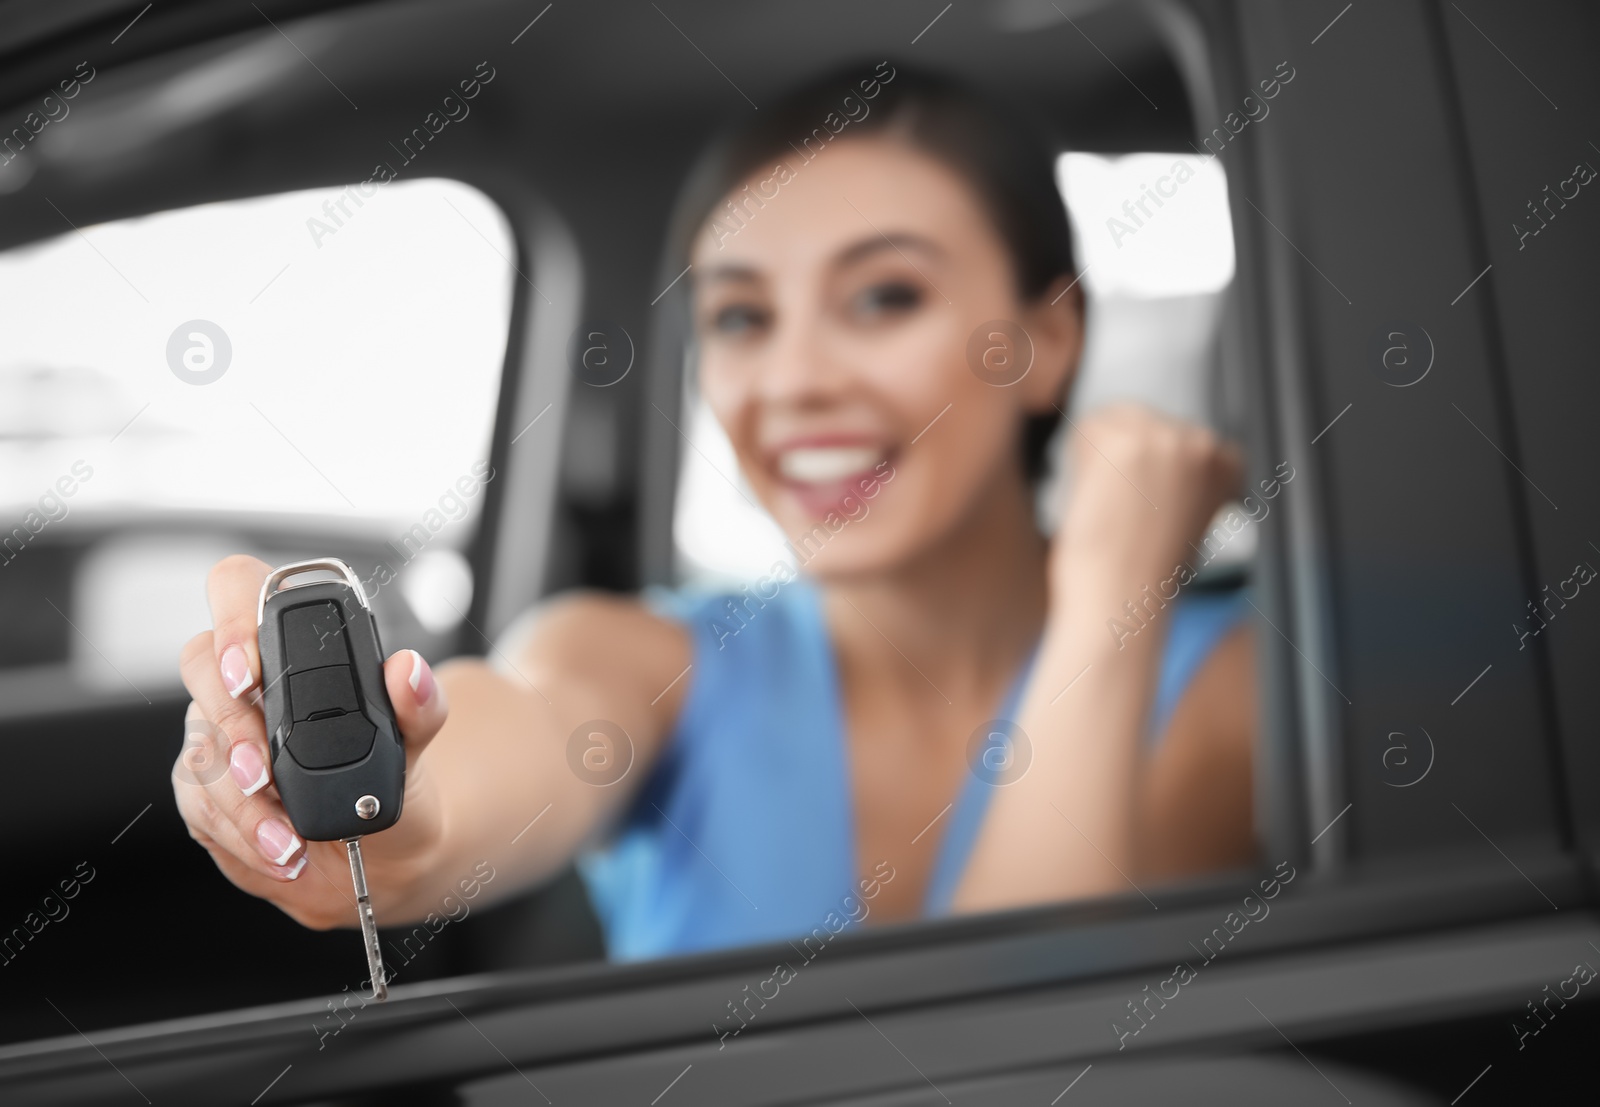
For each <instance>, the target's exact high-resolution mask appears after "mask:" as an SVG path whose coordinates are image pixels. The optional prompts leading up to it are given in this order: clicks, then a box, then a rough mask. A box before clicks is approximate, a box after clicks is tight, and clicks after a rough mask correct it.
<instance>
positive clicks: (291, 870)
mask: <svg viewBox="0 0 1600 1107" xmlns="http://www.w3.org/2000/svg"><path fill="white" fill-rule="evenodd" d="M307 860H309V858H307V857H306V855H305V854H301V855H300V860H298V861H296V862H295V863H294V864H293V865H290V866H289V867H288V868H286V869H284V870H283V871H282V872H280V873H279V874H278V875H279V876H281V877H283V879H285V880H295V879H298V878H299V876H300V870H301V869H303V868H305V867H306V861H307Z"/></svg>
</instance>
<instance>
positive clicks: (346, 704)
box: [289, 665, 361, 722]
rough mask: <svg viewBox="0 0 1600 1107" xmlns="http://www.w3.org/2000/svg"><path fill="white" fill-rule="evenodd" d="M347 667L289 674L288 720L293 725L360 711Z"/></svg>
mask: <svg viewBox="0 0 1600 1107" xmlns="http://www.w3.org/2000/svg"><path fill="white" fill-rule="evenodd" d="M360 710H361V703H360V701H359V700H357V699H356V685H355V681H354V680H353V679H351V674H350V667H349V666H348V665H333V666H328V667H326V668H322V669H307V670H306V671H304V672H297V673H291V674H289V717H290V718H291V719H292V720H294V721H295V722H299V721H300V720H301V719H309V718H312V717H313V716H321V715H323V714H324V713H326V714H329V715H333V714H338V713H339V712H344V711H360Z"/></svg>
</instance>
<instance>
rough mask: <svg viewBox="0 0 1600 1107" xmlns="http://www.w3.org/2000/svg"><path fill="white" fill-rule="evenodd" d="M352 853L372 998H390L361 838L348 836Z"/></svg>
mask: <svg viewBox="0 0 1600 1107" xmlns="http://www.w3.org/2000/svg"><path fill="white" fill-rule="evenodd" d="M344 846H345V849H346V850H347V851H348V852H349V854H350V879H351V881H352V882H353V883H354V884H355V886H356V915H357V917H358V918H360V920H361V937H362V939H363V940H364V941H365V942H366V946H367V972H368V973H370V974H371V976H372V998H373V999H375V1000H378V1001H379V1002H382V1001H383V1000H386V999H388V998H389V981H388V979H387V978H386V976H385V974H384V971H383V951H382V950H380V949H379V948H378V923H377V920H376V919H374V918H373V915H372V899H371V897H370V896H368V894H367V870H366V866H365V865H363V864H362V863H361V839H360V838H347V839H345V843H344Z"/></svg>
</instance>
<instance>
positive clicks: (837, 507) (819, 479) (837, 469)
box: [775, 443, 890, 519]
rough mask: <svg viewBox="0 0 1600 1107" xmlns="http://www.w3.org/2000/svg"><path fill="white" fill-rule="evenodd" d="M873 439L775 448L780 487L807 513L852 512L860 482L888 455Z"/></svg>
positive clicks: (868, 478) (858, 498)
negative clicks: (872, 441) (871, 441)
mask: <svg viewBox="0 0 1600 1107" xmlns="http://www.w3.org/2000/svg"><path fill="white" fill-rule="evenodd" d="M889 454H890V451H889V449H888V448H887V447H885V446H883V445H881V444H876V443H870V444H869V443H848V444H847V443H839V444H833V445H825V444H812V445H798V444H797V445H793V446H789V447H786V448H784V449H781V450H778V451H777V454H776V458H775V462H776V464H775V468H776V470H777V473H778V476H779V478H780V479H781V480H782V482H783V485H784V487H785V488H786V489H787V490H788V491H789V493H790V494H791V495H793V496H794V498H795V500H796V501H797V502H798V503H799V505H800V507H801V508H802V509H803V510H804V511H805V512H806V514H807V515H809V516H811V517H813V518H817V519H822V518H826V517H827V516H828V515H830V514H838V515H847V516H853V515H855V514H857V513H858V512H859V508H858V507H856V504H855V503H854V502H850V501H857V502H859V501H861V500H862V499H863V492H862V485H863V484H866V483H868V482H870V481H872V480H874V479H876V474H875V470H876V469H877V467H878V466H879V465H880V464H881V463H882V462H884V461H887V460H888V458H889Z"/></svg>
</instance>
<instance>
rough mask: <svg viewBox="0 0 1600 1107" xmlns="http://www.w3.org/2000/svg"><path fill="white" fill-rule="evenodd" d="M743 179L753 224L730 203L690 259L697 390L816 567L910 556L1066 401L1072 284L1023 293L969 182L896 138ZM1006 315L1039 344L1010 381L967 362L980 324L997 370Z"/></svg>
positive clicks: (1017, 476)
mask: <svg viewBox="0 0 1600 1107" xmlns="http://www.w3.org/2000/svg"><path fill="white" fill-rule="evenodd" d="M780 179H781V180H782V181H783V183H781V184H780V183H779V181H780ZM743 183H745V184H748V185H749V191H748V192H746V191H744V190H743V189H742V188H741V189H739V190H736V191H735V193H733V194H730V197H729V198H730V199H734V200H735V202H736V203H738V204H740V205H741V210H743V212H744V213H745V214H744V216H743V219H742V222H735V221H734V220H732V219H731V218H730V217H728V216H727V215H726V214H725V212H726V209H725V208H722V207H720V206H719V208H718V212H721V213H724V214H714V216H713V219H712V221H710V222H709V223H708V224H707V225H706V226H705V227H704V228H702V230H701V232H700V234H699V236H698V237H697V239H696V241H695V246H694V249H693V252H692V257H691V261H692V262H693V268H692V270H691V276H692V278H693V282H694V284H693V288H694V315H695V329H696V333H697V335H698V340H699V346H700V362H699V365H700V369H699V373H700V387H701V391H702V394H703V395H704V396H705V398H706V400H707V402H708V403H709V404H710V406H711V409H712V410H713V411H714V412H715V413H716V416H717V418H718V420H719V421H720V422H721V423H722V426H723V428H724V429H725V430H726V432H727V434H728V437H729V439H730V440H731V441H732V443H733V448H734V450H735V452H736V453H737V455H738V458H739V463H740V465H741V466H742V468H743V470H744V473H745V476H746V477H747V478H748V480H749V482H750V485H751V486H752V487H753V489H754V490H755V492H756V494H757V495H758V496H759V497H760V499H761V502H762V503H763V504H764V505H765V506H766V508H767V510H768V511H770V512H771V513H772V515H773V517H774V518H775V519H776V520H777V522H778V525H779V526H780V527H781V528H782V530H783V531H784V533H785V534H786V535H787V536H788V537H789V539H790V541H791V542H792V543H793V544H794V545H795V546H796V548H797V551H798V552H799V555H800V559H801V560H802V561H803V562H804V563H805V564H806V566H807V568H808V570H810V571H812V572H814V573H818V574H821V575H847V574H855V573H866V572H880V571H883V570H886V569H892V568H894V567H895V566H897V565H902V564H905V563H907V562H908V561H909V560H911V559H913V558H915V557H917V556H918V555H919V554H922V553H925V552H927V551H929V550H931V549H932V548H934V547H935V546H936V545H937V544H938V543H940V542H941V541H943V540H945V539H947V538H949V537H950V536H951V535H952V534H953V533H954V532H955V531H956V530H957V529H959V528H960V527H962V526H963V525H964V524H973V523H975V521H976V520H977V519H978V518H979V514H980V511H981V508H982V507H983V505H984V503H985V501H987V500H989V499H990V498H991V497H992V496H993V495H994V494H995V493H996V492H997V491H1007V492H1014V491H1015V489H1001V488H1000V487H999V486H1000V484H1001V483H1002V482H1015V484H1017V485H1019V486H1020V485H1021V483H1022V482H1023V480H1024V478H1023V474H1022V469H1021V465H1020V460H1019V459H1020V450H1019V446H1018V442H1017V435H1018V433H1019V430H1020V427H1021V424H1022V420H1023V418H1024V416H1025V415H1026V414H1028V413H1031V412H1048V411H1049V410H1050V405H1051V403H1052V402H1056V401H1059V400H1060V399H1061V397H1062V394H1063V392H1064V389H1065V385H1066V383H1067V381H1068V379H1069V376H1070V373H1071V370H1072V367H1073V365H1074V363H1075V362H1076V358H1077V353H1078V347H1079V340H1080V334H1081V331H1080V327H1079V316H1078V312H1079V308H1078V297H1077V295H1076V294H1073V295H1068V296H1061V297H1059V301H1058V302H1057V303H1056V304H1054V305H1053V306H1052V305H1051V304H1050V303H1049V301H1050V300H1051V299H1052V298H1056V297H1057V294H1058V293H1060V292H1061V291H1062V289H1063V288H1064V287H1065V286H1066V284H1067V283H1068V281H1069V280H1070V278H1068V277H1063V278H1062V279H1061V280H1060V281H1059V282H1057V285H1056V286H1054V287H1052V288H1051V289H1048V290H1047V291H1046V292H1045V294H1044V295H1043V296H1041V297H1040V298H1038V299H1037V300H1036V301H1033V302H1023V301H1021V300H1019V298H1018V295H1017V293H1016V290H1015V278H1014V271H1013V263H1012V260H1011V258H1010V257H1009V255H1008V254H1007V252H1006V248H1005V244H1004V243H1003V241H1002V240H1001V238H1000V236H999V233H998V232H997V231H996V229H995V228H994V226H993V224H992V223H991V221H990V219H989V218H988V217H987V215H986V214H985V212H984V210H983V208H982V206H981V203H980V200H979V198H978V197H977V195H976V194H975V193H974V191H973V189H972V187H971V186H970V185H969V184H968V183H967V182H966V180H965V179H964V178H963V177H962V176H960V175H959V174H958V173H956V172H955V171H953V170H951V169H949V168H947V167H946V166H945V165H944V164H943V163H942V162H939V161H937V160H935V159H933V158H931V157H929V156H928V155H926V154H923V153H921V152H919V151H917V150H915V149H914V148H912V147H909V146H907V145H904V144H901V143H899V142H896V141H894V140H892V139H889V138H882V137H875V136H868V137H864V138H858V139H840V140H835V141H834V142H833V143H832V144H830V145H829V146H828V147H827V148H826V149H825V150H823V151H822V152H821V153H820V154H818V155H817V156H816V157H815V159H814V160H813V161H811V162H808V163H805V164H803V165H797V164H795V163H793V162H791V164H790V169H789V170H788V171H786V172H784V173H782V174H780V175H778V176H774V173H773V171H772V170H771V169H768V170H766V171H763V172H761V173H758V174H755V175H753V176H752V177H751V178H749V179H748V181H746V182H743ZM774 190H776V195H773V193H774ZM757 195H759V196H761V197H763V199H762V200H760V201H759V205H760V206H758V201H757V200H754V199H749V197H752V196H757ZM995 320H1007V321H1011V322H1014V323H1017V324H1020V325H1022V326H1023V327H1024V328H1025V329H1026V330H1027V332H1028V334H1029V337H1030V338H1031V340H1032V344H1033V346H1034V351H1035V352H1034V358H1033V363H1032V366H1031V368H1030V369H1029V370H1028V372H1027V374H1026V375H1025V376H1024V377H1023V378H1022V379H1021V380H1020V381H1018V382H1016V383H1014V384H1011V385H1009V386H1004V387H1002V386H998V385H996V384H992V383H986V382H985V381H984V380H983V379H980V377H979V376H978V374H977V373H976V372H975V371H974V369H973V364H972V363H971V362H969V339H972V338H973V336H974V333H975V332H976V333H977V334H978V340H977V341H976V342H974V343H973V346H974V350H975V353H976V356H977V357H978V358H981V357H982V356H983V351H984V350H985V349H989V350H990V351H991V353H990V358H991V361H990V366H989V367H990V368H991V369H992V368H993V365H994V362H993V358H994V357H995V356H996V354H995V351H993V347H994V346H996V345H997V342H996V341H995V340H993V339H990V338H988V337H987V336H988V335H989V334H990V333H991V332H992V331H993V328H990V327H986V326H984V324H986V323H989V322H992V321H995ZM1000 356H1002V357H1003V356H1005V352H1004V351H1001V352H1000ZM979 368H983V365H982V364H979Z"/></svg>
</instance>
